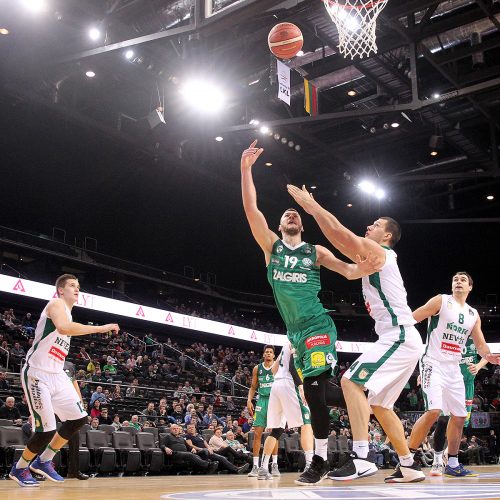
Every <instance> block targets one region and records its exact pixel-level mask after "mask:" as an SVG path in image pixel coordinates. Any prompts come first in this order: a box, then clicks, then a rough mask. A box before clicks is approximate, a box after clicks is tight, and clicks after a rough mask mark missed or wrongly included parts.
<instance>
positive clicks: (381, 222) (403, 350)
mask: <svg viewBox="0 0 500 500" xmlns="http://www.w3.org/2000/svg"><path fill="white" fill-rule="evenodd" d="M288 192H289V193H290V194H291V195H292V197H293V198H294V199H295V201H296V202H297V203H298V204H299V205H301V206H302V208H304V210H305V211H306V212H307V213H309V214H311V215H312V216H313V217H314V219H315V220H316V222H317V223H318V225H319V227H320V228H321V230H322V232H323V234H324V235H325V236H326V237H327V238H328V240H329V241H330V243H332V244H333V245H334V246H335V248H337V249H338V250H339V251H340V252H342V253H343V254H344V255H345V256H346V257H348V258H350V259H352V260H354V259H355V258H357V256H358V255H361V256H366V255H368V254H370V253H372V254H373V255H374V256H377V255H378V256H380V258H381V259H382V262H383V265H382V267H381V269H380V271H379V272H377V273H375V274H372V275H371V276H368V277H364V278H363V280H362V285H363V297H364V299H365V303H366V307H367V309H368V312H369V314H370V316H371V317H372V318H373V319H374V320H375V332H376V333H377V335H378V337H379V338H378V340H377V341H376V342H375V343H374V344H373V345H372V346H370V350H368V351H366V352H364V353H363V354H362V355H361V356H360V357H359V358H358V359H356V361H355V362H354V363H353V364H352V365H351V367H350V368H349V370H347V371H346V372H345V373H344V375H343V377H342V380H341V385H342V390H343V392H344V397H345V400H346V404H347V411H348V413H349V421H350V423H351V429H352V435H353V453H352V454H351V455H350V458H349V460H347V461H346V462H345V464H344V465H343V466H342V467H340V468H339V469H336V470H334V471H332V472H330V474H328V477H329V478H330V479H333V480H335V481H345V480H349V479H357V478H359V477H363V476H366V475H371V474H373V473H375V472H376V470H377V468H376V467H375V465H374V464H373V463H371V462H370V461H368V460H367V457H368V431H367V429H368V422H369V420H370V412H371V411H372V412H373V413H374V415H375V417H376V418H377V420H378V421H379V422H380V425H381V426H382V428H383V429H384V431H385V433H386V434H387V436H388V438H389V439H390V441H391V443H392V445H393V446H394V449H395V450H396V453H397V454H398V456H399V460H400V464H401V466H400V467H398V469H397V470H396V472H395V473H394V474H391V475H390V476H388V477H386V478H385V481H386V482H398V483H403V482H416V481H422V480H424V479H425V475H424V473H423V472H422V471H421V470H420V467H419V466H418V464H416V463H414V460H413V456H412V455H411V453H410V450H409V448H408V444H407V443H406V439H405V436H404V430H403V426H402V424H401V420H400V419H399V417H398V416H397V415H396V414H395V413H394V411H393V409H392V408H393V406H394V403H395V402H396V400H397V399H398V397H399V395H400V394H401V391H402V390H403V388H404V386H405V385H406V382H407V381H408V380H409V378H410V377H411V375H412V374H413V371H414V369H415V367H416V365H417V363H418V360H419V358H420V356H421V355H422V351H423V345H422V339H421V338H420V334H419V333H418V331H417V329H416V328H415V327H414V325H415V320H414V319H413V316H412V312H411V309H410V308H409V307H408V304H407V301H406V290H405V287H404V283H403V279H402V277H401V273H400V272H399V267H398V263H397V256H396V253H395V252H394V250H393V247H394V246H395V245H396V244H397V242H398V241H399V239H400V236H401V228H400V226H399V224H398V223H397V222H396V221H395V220H394V219H391V218H390V217H381V218H379V219H378V220H376V221H375V222H374V223H373V224H371V225H370V226H368V227H367V231H366V234H365V236H364V237H361V236H356V235H355V234H354V233H352V232H351V231H350V230H349V229H347V228H346V227H345V226H343V225H342V224H341V223H340V222H339V220H338V219H337V218H336V217H335V216H334V215H333V214H331V213H330V212H328V211H327V210H325V209H324V208H323V207H321V205H319V203H317V202H316V201H315V200H314V198H313V197H312V196H311V195H310V193H308V192H307V190H306V189H305V187H303V188H302V190H301V189H299V188H297V187H295V186H291V185H289V186H288ZM365 390H368V399H367V398H366V397H365V394H364V391H365ZM370 407H371V410H370Z"/></svg>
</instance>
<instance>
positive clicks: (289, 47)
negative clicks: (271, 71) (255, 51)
mask: <svg viewBox="0 0 500 500" xmlns="http://www.w3.org/2000/svg"><path fill="white" fill-rule="evenodd" d="M267 43H268V44H269V48H270V49H271V52H272V53H273V54H274V55H275V56H276V57H279V58H280V59H291V58H292V57H294V56H296V55H297V52H298V51H299V50H300V49H301V48H302V45H303V43H304V37H303V36H302V31H300V29H299V27H298V26H295V24H292V23H280V24H277V25H276V26H275V27H274V28H273V29H272V30H271V31H270V32H269V36H268V37H267Z"/></svg>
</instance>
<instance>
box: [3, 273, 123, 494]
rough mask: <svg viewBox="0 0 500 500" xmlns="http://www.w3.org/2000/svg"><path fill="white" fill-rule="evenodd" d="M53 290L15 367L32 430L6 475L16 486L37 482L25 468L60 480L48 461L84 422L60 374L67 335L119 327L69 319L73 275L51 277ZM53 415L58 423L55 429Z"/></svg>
mask: <svg viewBox="0 0 500 500" xmlns="http://www.w3.org/2000/svg"><path fill="white" fill-rule="evenodd" d="M56 290H57V295H58V298H57V299H53V300H51V301H50V302H49V303H48V304H47V306H46V307H45V308H44V310H43V311H42V314H41V315H40V319H39V320H38V324H37V326H36V330H35V338H34V341H33V346H32V347H31V349H30V350H29V351H28V353H27V355H26V363H25V365H24V367H23V368H22V370H21V382H22V384H23V389H24V393H25V394H26V397H27V400H28V406H29V409H30V413H31V416H32V417H33V423H34V430H35V433H34V435H33V437H32V438H31V439H30V440H29V441H28V444H27V445H26V448H25V450H24V452H23V454H22V456H21V458H20V459H19V461H18V462H17V463H16V464H14V465H13V466H12V469H11V471H10V474H9V477H10V478H11V479H14V481H17V482H18V483H19V485H20V486H28V487H33V486H39V483H38V481H36V480H35V479H34V478H33V476H32V475H31V473H30V470H31V471H32V472H36V473H37V474H40V475H42V476H44V477H46V478H47V479H50V480H51V481H54V482H63V481H64V479H63V478H62V477H61V476H60V475H59V474H58V473H57V472H56V470H55V469H54V466H53V464H52V459H53V458H54V456H55V454H56V453H57V452H58V451H59V450H60V449H61V448H62V447H63V446H64V445H65V444H66V443H67V442H68V440H69V439H70V437H71V436H72V435H73V434H74V433H75V432H78V431H79V429H80V428H81V427H82V426H83V425H84V424H86V423H87V412H86V411H85V410H84V408H83V406H82V402H81V399H80V396H79V395H78V394H77V392H76V390H75V388H74V386H73V384H72V383H71V381H70V379H69V378H68V376H67V375H66V373H65V372H64V360H65V359H66V356H67V355H68V351H69V346H70V341H71V337H72V336H74V335H87V334H91V333H105V332H108V331H113V332H118V330H119V328H118V325H116V324H108V325H104V326H93V325H82V324H80V323H74V322H73V320H72V317H71V309H72V308H73V306H74V305H75V304H76V302H77V301H78V293H79V291H80V284H79V283H78V280H77V278H76V277H75V276H73V275H71V274H63V275H62V276H60V277H59V278H57V281H56ZM56 415H57V416H58V417H59V419H60V420H61V421H62V422H63V423H62V425H61V427H60V429H59V431H58V432H56V417H55V416H56ZM37 455H38V456H37ZM35 457H36V458H35ZM34 458H35V460H33V459H34Z"/></svg>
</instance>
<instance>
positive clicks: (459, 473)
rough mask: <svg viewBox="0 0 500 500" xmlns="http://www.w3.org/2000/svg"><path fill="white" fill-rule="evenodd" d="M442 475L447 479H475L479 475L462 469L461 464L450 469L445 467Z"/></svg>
mask: <svg viewBox="0 0 500 500" xmlns="http://www.w3.org/2000/svg"><path fill="white" fill-rule="evenodd" d="M444 475H445V476H447V477H477V476H478V475H479V474H476V473H475V472H474V471H471V470H468V469H464V466H463V465H462V464H458V467H450V466H449V465H447V466H446V468H445V469H444Z"/></svg>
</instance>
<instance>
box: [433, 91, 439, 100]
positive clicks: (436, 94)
mask: <svg viewBox="0 0 500 500" xmlns="http://www.w3.org/2000/svg"><path fill="white" fill-rule="evenodd" d="M440 97H441V94H438V93H437V92H434V94H432V98H433V99H439V98H440Z"/></svg>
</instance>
